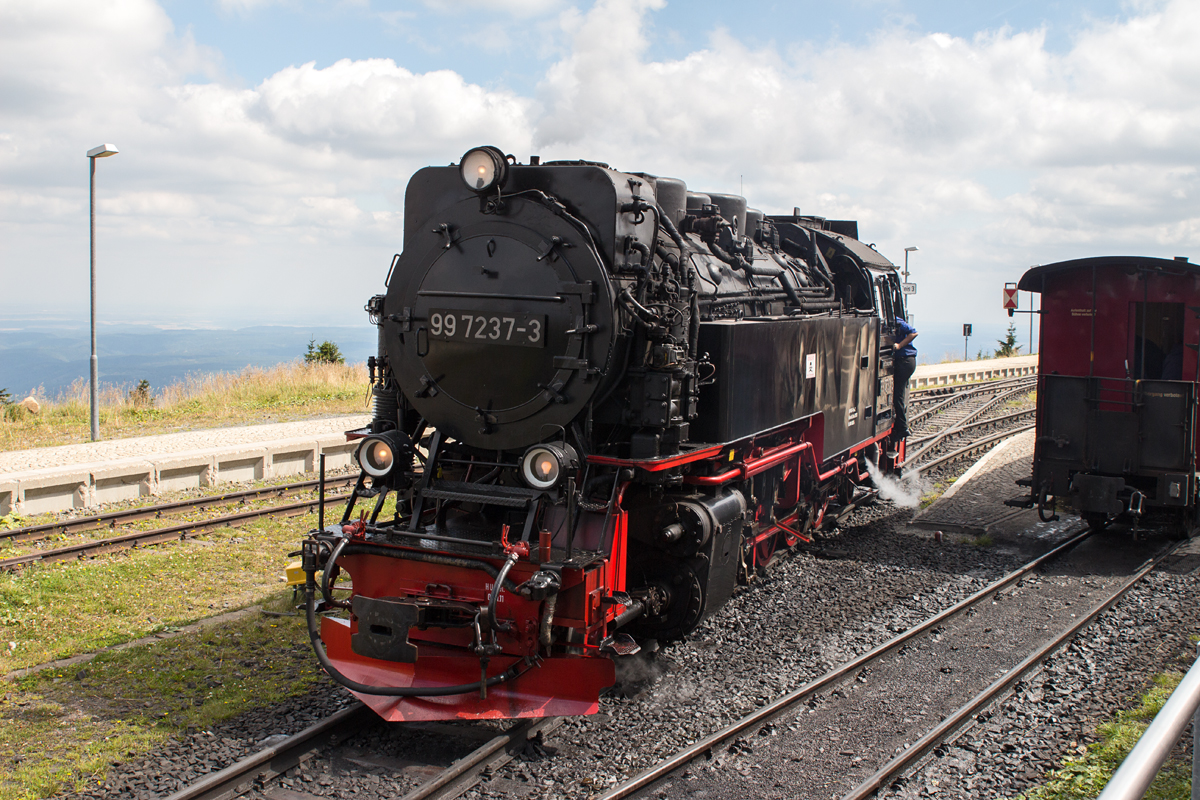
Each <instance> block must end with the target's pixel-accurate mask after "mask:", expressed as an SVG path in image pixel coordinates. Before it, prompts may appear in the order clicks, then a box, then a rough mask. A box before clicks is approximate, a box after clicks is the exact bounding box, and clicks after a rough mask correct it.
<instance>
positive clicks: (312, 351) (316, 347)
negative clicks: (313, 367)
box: [304, 339, 346, 364]
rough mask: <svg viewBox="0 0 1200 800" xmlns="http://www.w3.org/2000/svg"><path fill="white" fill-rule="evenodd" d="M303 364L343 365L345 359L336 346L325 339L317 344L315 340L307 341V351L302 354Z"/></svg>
mask: <svg viewBox="0 0 1200 800" xmlns="http://www.w3.org/2000/svg"><path fill="white" fill-rule="evenodd" d="M304 363H305V364H345V363H346V359H345V357H344V356H343V355H342V351H340V350H338V346H337V345H336V344H334V343H333V342H331V341H329V340H328V339H326V340H325V341H323V342H321V343H320V344H317V340H316V339H309V340H308V351H307V352H306V353H305V354H304Z"/></svg>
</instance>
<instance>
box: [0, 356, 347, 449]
mask: <svg viewBox="0 0 1200 800" xmlns="http://www.w3.org/2000/svg"><path fill="white" fill-rule="evenodd" d="M139 388H141V387H129V386H125V385H121V386H114V385H107V386H105V385H101V390H100V422H99V425H100V436H101V438H103V439H119V438H122V437H126V436H147V435H150V434H156V433H174V432H178V431H181V430H195V429H200V428H214V427H222V426H228V425H253V424H257V423H265V422H286V421H289V420H296V419H304V418H306V417H318V416H329V415H333V414H360V413H366V411H367V370H366V367H365V366H364V365H362V364H351V365H346V364H302V363H299V362H290V363H286V364H279V365H276V366H274V367H270V368H267V369H262V368H259V367H247V368H246V369H244V370H242V371H241V372H239V373H215V374H210V375H190V376H188V377H187V378H185V379H184V380H183V381H180V382H179V383H174V384H171V385H170V386H166V387H163V388H161V389H160V390H158V391H153V389H152V388H147V389H146V390H145V391H144V392H139ZM34 394H35V396H37V392H35V393H34ZM38 401H39V402H40V403H41V410H40V411H39V412H38V413H37V414H33V413H30V412H28V411H25V410H24V409H22V408H19V407H17V406H9V407H7V408H8V410H9V411H10V412H11V413H6V414H5V415H3V416H0V451H4V450H24V449H27V448H32V447H46V446H51V445H63V444H79V443H82V442H87V441H90V440H91V418H90V414H91V412H90V408H91V405H90V402H91V401H90V399H89V394H88V385H87V383H86V382H85V381H83V380H79V381H76V382H75V383H74V384H73V385H72V387H71V388H70V389H69V390H67V391H66V392H64V393H62V394H61V395H59V397H58V398H56V399H54V400H48V399H46V398H45V397H38Z"/></svg>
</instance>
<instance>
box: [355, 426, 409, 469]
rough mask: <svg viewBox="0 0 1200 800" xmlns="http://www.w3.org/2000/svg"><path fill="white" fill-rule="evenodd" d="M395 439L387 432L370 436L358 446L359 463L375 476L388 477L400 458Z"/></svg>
mask: <svg viewBox="0 0 1200 800" xmlns="http://www.w3.org/2000/svg"><path fill="white" fill-rule="evenodd" d="M398 456H399V448H398V446H397V443H396V441H395V439H394V438H393V437H391V436H388V435H387V434H383V435H379V436H368V437H367V438H365V439H363V443H362V445H361V446H360V447H359V448H358V465H359V466H360V467H362V468H363V471H364V472H366V473H367V474H368V475H370V476H371V477H373V478H384V477H387V475H388V474H389V473H391V471H392V470H393V469H395V468H396V463H397V462H398V461H399V460H400V459H399V457H398Z"/></svg>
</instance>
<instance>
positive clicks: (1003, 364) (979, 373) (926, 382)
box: [908, 355, 1038, 389]
mask: <svg viewBox="0 0 1200 800" xmlns="http://www.w3.org/2000/svg"><path fill="white" fill-rule="evenodd" d="M1037 365H1038V357H1037V356H1036V355H1033V356H1014V357H1013V358H985V359H983V360H982V361H953V362H950V363H947V364H922V365H921V366H919V367H917V368H916V370H915V371H914V372H913V376H912V377H911V378H909V380H908V388H910V389H924V388H927V387H930V386H947V385H949V384H951V383H967V382H970V381H991V380H999V379H1001V378H1018V377H1021V376H1022V375H1036V374H1037Z"/></svg>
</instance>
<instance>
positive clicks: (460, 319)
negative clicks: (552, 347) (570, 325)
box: [428, 308, 546, 347]
mask: <svg viewBox="0 0 1200 800" xmlns="http://www.w3.org/2000/svg"><path fill="white" fill-rule="evenodd" d="M428 328H429V338H431V339H441V340H442V341H444V342H473V343H475V344H511V345H518V346H520V347H545V346H546V315H545V314H520V313H511V312H510V313H505V314H486V313H479V312H472V311H457V310H455V309H452V308H434V309H430V311H429V325H428Z"/></svg>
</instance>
